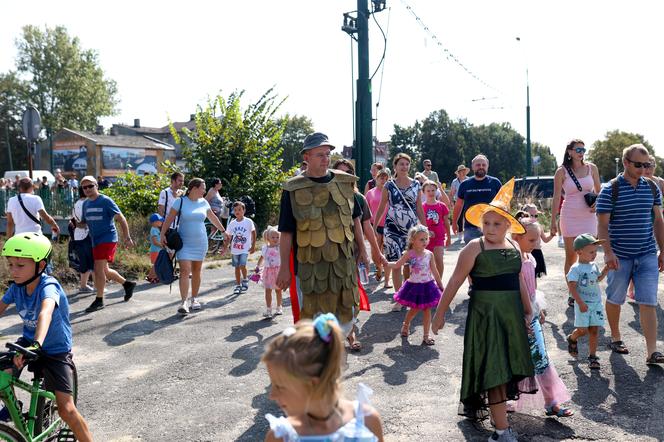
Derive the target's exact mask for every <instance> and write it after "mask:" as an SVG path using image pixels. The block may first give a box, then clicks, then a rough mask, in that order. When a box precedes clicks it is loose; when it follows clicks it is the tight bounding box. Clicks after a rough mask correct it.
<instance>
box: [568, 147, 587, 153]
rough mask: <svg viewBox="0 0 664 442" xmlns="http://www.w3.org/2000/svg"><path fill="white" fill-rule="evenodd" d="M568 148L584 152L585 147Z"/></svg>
mask: <svg viewBox="0 0 664 442" xmlns="http://www.w3.org/2000/svg"><path fill="white" fill-rule="evenodd" d="M569 150H573V151H574V152H576V153H586V148H585V147H570V148H569Z"/></svg>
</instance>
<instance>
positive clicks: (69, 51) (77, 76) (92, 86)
mask: <svg viewBox="0 0 664 442" xmlns="http://www.w3.org/2000/svg"><path fill="white" fill-rule="evenodd" d="M16 46H17V49H18V55H17V59H16V68H17V70H18V72H19V73H20V74H24V75H25V76H26V79H27V80H28V81H29V90H28V96H29V98H30V101H31V102H32V103H33V104H34V105H35V106H36V107H37V109H38V110H39V112H40V114H41V118H42V125H43V126H44V127H46V128H50V129H52V130H53V131H55V130H59V129H61V128H63V127H68V128H70V129H79V130H94V128H95V126H96V125H97V119H98V118H99V117H101V116H108V115H113V114H114V113H115V109H116V105H117V100H116V93H117V86H116V83H115V81H113V80H110V79H107V78H104V71H103V70H102V69H101V67H100V66H99V60H98V56H97V53H96V52H95V51H93V50H90V49H83V48H81V46H80V42H79V40H78V38H77V37H70V36H69V34H68V33H67V29H66V28H65V27H63V26H57V27H55V28H49V27H45V28H44V30H42V29H40V28H38V27H36V26H32V25H28V26H25V27H24V28H23V36H22V38H21V39H19V40H18V41H17V42H16ZM24 107H25V106H23V108H24Z"/></svg>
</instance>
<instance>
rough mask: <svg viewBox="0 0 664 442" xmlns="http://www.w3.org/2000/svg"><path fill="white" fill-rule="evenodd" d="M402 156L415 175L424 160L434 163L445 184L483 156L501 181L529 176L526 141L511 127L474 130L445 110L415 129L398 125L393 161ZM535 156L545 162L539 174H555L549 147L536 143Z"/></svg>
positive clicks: (393, 141) (498, 126) (392, 148)
mask: <svg viewBox="0 0 664 442" xmlns="http://www.w3.org/2000/svg"><path fill="white" fill-rule="evenodd" d="M398 152H406V153H408V154H409V155H410V156H411V157H412V158H413V163H414V164H411V169H412V170H411V171H413V172H414V171H415V170H421V169H422V166H421V164H420V162H421V160H424V159H430V160H431V163H432V169H433V170H435V171H436V172H438V176H439V177H440V178H441V180H442V181H451V180H452V179H453V178H454V171H455V170H456V168H457V166H458V165H459V164H465V165H466V166H470V162H471V160H472V159H473V157H475V155H477V154H480V153H482V154H484V155H486V156H487V157H488V158H489V173H490V174H491V175H494V176H497V177H498V178H500V179H501V180H507V179H509V178H511V177H512V176H523V175H525V168H526V161H525V152H526V147H525V139H524V138H523V137H522V136H521V135H520V134H519V133H518V132H517V131H515V130H514V129H513V128H512V127H511V126H510V125H509V124H508V123H491V124H488V125H479V126H474V125H472V124H471V123H469V122H468V121H467V120H465V119H460V120H452V119H451V118H450V117H449V115H448V114H447V112H446V111H445V110H443V109H441V110H437V111H434V112H431V113H430V114H429V116H428V117H426V118H425V119H424V120H422V121H416V122H415V124H414V125H413V126H410V127H401V126H398V125H395V126H394V134H393V135H392V139H391V146H390V159H392V158H394V155H396V154H397V153H398ZM535 155H539V156H540V158H541V163H540V164H539V167H538V170H537V172H538V174H540V175H546V174H551V173H553V172H554V171H555V168H556V160H555V157H554V156H553V154H552V153H551V150H550V149H549V148H548V147H547V146H543V145H541V144H539V143H534V144H533V156H535Z"/></svg>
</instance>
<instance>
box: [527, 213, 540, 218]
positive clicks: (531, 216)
mask: <svg viewBox="0 0 664 442" xmlns="http://www.w3.org/2000/svg"><path fill="white" fill-rule="evenodd" d="M538 216H539V214H537V213H536V214H534V215H528V217H530V218H537V217H538Z"/></svg>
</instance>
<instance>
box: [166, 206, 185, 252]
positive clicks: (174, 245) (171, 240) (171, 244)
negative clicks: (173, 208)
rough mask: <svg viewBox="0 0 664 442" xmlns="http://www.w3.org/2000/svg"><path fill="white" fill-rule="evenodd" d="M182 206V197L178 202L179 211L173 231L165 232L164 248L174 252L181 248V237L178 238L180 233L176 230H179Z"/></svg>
mask: <svg viewBox="0 0 664 442" xmlns="http://www.w3.org/2000/svg"><path fill="white" fill-rule="evenodd" d="M182 206H184V197H182V199H181V200H180V210H178V216H177V221H176V224H175V229H168V231H167V232H166V246H167V247H168V248H169V249H171V250H175V251H176V252H177V251H179V250H180V249H181V248H182V246H183V244H182V237H181V236H180V232H178V229H179V228H180V215H182Z"/></svg>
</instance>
